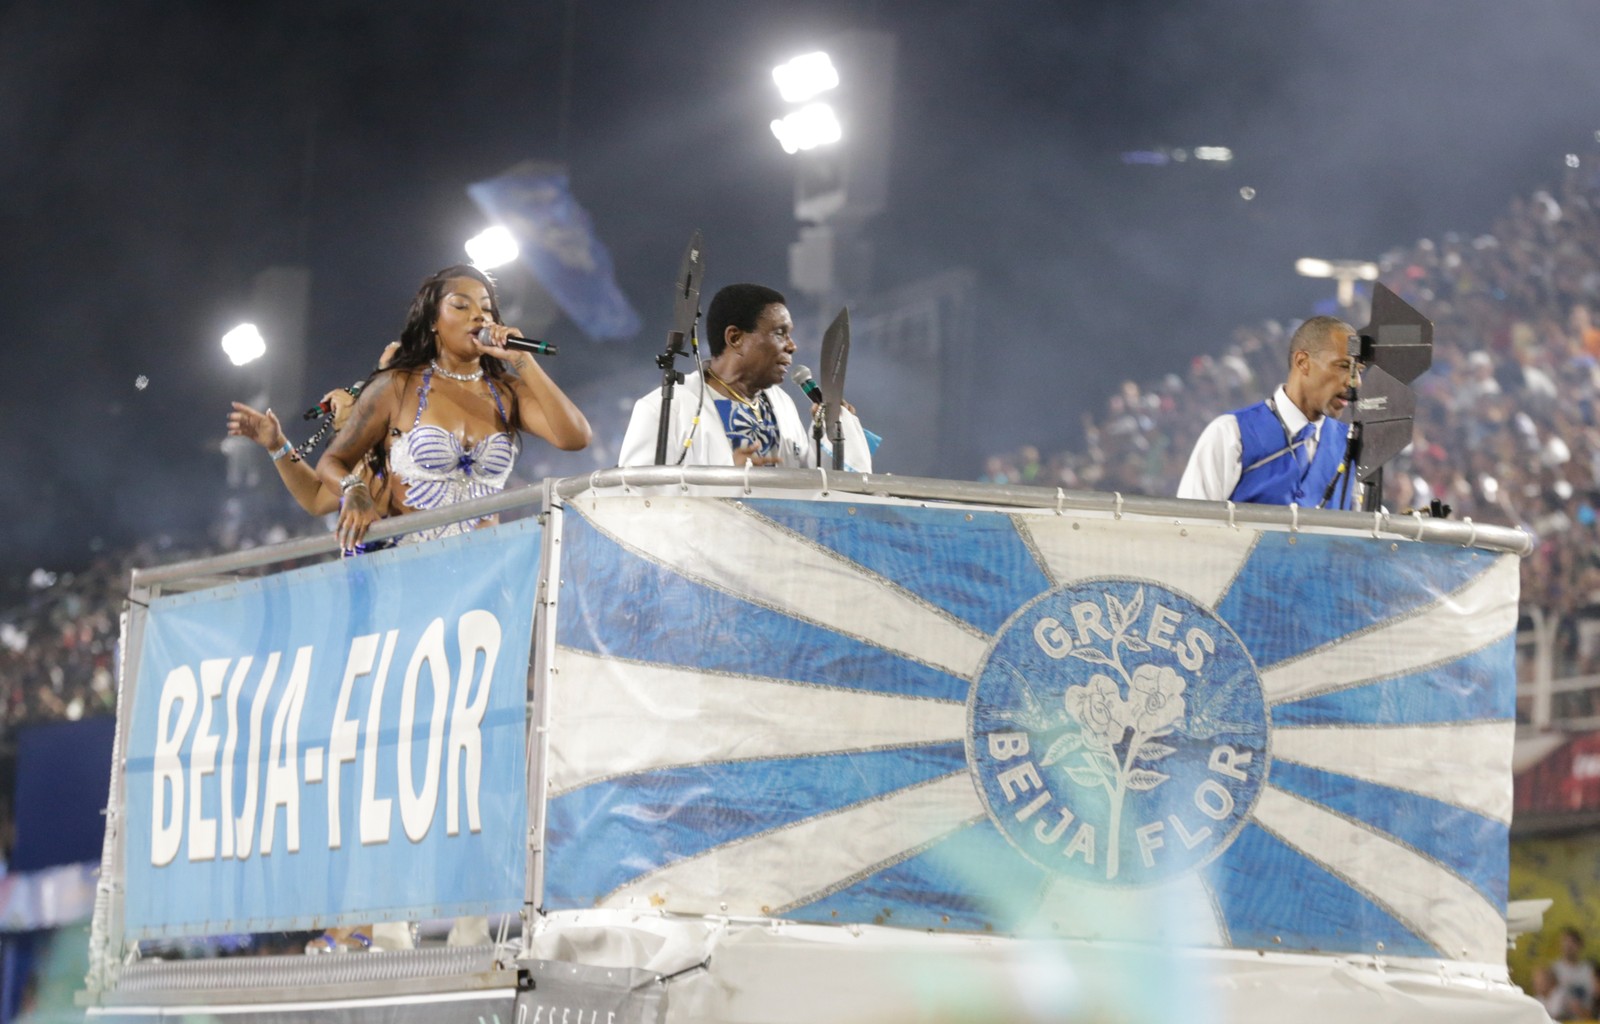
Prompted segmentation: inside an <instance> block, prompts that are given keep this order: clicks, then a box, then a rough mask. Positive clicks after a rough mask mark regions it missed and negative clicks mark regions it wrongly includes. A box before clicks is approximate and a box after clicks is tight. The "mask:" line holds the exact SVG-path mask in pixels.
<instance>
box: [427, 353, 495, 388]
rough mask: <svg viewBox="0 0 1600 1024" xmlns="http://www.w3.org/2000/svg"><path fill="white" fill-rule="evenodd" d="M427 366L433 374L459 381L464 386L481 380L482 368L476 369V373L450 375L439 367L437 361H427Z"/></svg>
mask: <svg viewBox="0 0 1600 1024" xmlns="http://www.w3.org/2000/svg"><path fill="white" fill-rule="evenodd" d="M428 365H429V366H431V367H433V369H434V372H435V373H437V374H438V375H439V376H441V377H449V378H450V379H451V380H459V381H461V382H463V383H466V384H471V383H472V382H473V381H479V380H482V379H483V367H482V366H479V367H478V372H477V373H451V372H450V371H449V370H446V369H445V368H444V367H442V366H440V365H439V360H437V359H430V360H428Z"/></svg>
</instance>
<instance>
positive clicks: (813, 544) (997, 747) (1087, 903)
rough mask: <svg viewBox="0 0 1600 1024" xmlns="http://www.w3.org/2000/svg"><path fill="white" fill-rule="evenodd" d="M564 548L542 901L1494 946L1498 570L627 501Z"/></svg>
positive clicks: (906, 519)
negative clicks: (623, 596)
mask: <svg viewBox="0 0 1600 1024" xmlns="http://www.w3.org/2000/svg"><path fill="white" fill-rule="evenodd" d="M561 548H562V552H561V556H562V561H561V567H560V574H561V577H562V583H563V589H562V598H563V601H562V604H561V607H560V609H559V617H558V621H557V623H556V630H557V633H556V640H557V643H558V648H557V652H556V657H555V667H556V670H557V671H556V673H555V674H554V675H553V676H552V677H551V679H550V709H549V717H548V721H549V733H548V737H547V738H548V742H549V760H548V763H547V765H546V771H547V775H546V777H547V781H548V792H549V802H548V810H547V818H546V830H547V835H546V845H545V851H546V853H545V856H546V864H545V871H544V893H543V896H544V906H546V907H547V908H549V909H559V908H584V907H593V906H600V907H617V908H629V907H635V908H639V909H642V910H647V909H664V910H666V911H668V912H673V911H677V912H682V913H691V914H696V913H709V914H730V915H739V916H752V917H780V918H788V919H798V920H806V921H816V922H825V923H838V924H849V923H878V924H887V925H900V926H904V927H910V928H918V929H922V928H933V929H953V930H963V931H977V932H982V931H988V930H994V931H999V932H1003V933H1010V934H1040V933H1043V934H1053V935H1060V936H1079V937H1085V938H1105V939H1122V940H1136V941H1145V940H1160V939H1167V940H1179V941H1183V942H1185V943H1188V944H1196V945H1204V946H1219V947H1224V948H1226V947H1236V948H1247V949H1259V948H1267V949H1276V950H1282V951H1311V950H1318V951H1322V952H1337V951H1349V952H1364V953H1378V952H1384V951H1387V952H1388V954H1390V955H1411V956H1423V957H1440V958H1447V959H1453V960H1470V961H1479V962H1495V961H1497V960H1498V959H1499V958H1500V957H1503V956H1504V951H1505V934H1506V933H1505V920H1504V913H1505V904H1506V887H1507V871H1508V835H1509V823H1510V816H1511V771H1510V765H1511V747H1512V739H1513V732H1514V721H1513V710H1514V709H1513V703H1514V700H1513V695H1514V673H1513V665H1512V652H1513V631H1514V628H1515V623H1516V615H1517V560H1516V558H1515V557H1514V556H1509V555H1502V556H1497V555H1494V554H1492V553H1489V552H1484V551H1477V550H1472V549H1464V548H1460V547H1446V546H1443V545H1435V544H1418V543H1400V544H1395V543H1394V542H1393V541H1392V540H1391V539H1388V538H1384V539H1381V540H1380V539H1378V538H1374V537H1370V536H1360V535H1317V534H1308V533H1304V532H1302V533H1299V534H1293V533H1288V532H1283V531H1267V530H1260V531H1257V530H1247V529H1234V528H1232V527H1229V526H1226V525H1222V524H1208V523H1193V522H1190V523H1184V522H1172V521H1166V522H1141V521H1135V520H1132V519H1124V520H1121V521H1117V520H1112V519H1096V518H1071V517H1062V516H1056V515H1052V514H1049V513H1045V514H1032V513H1018V514H1006V513H1002V512H991V511H982V510H972V511H970V512H969V511H966V510H959V509H938V508H918V507H908V506H896V505H887V504H877V503H865V502H856V503H854V504H852V503H848V502H845V501H837V502H830V501H811V502H799V501H783V500H764V499H750V498H746V499H744V500H742V501H734V500H731V499H729V500H715V501H712V500H704V499H687V498H679V499H674V498H664V497H660V496H657V497H652V498H649V499H646V498H642V497H623V496H619V497H598V498H595V499H594V500H582V501H578V502H574V503H572V504H571V505H569V506H568V508H567V515H566V518H565V524H564V532H563V536H562V545H561ZM621 595H626V597H625V599H624V598H622V597H621Z"/></svg>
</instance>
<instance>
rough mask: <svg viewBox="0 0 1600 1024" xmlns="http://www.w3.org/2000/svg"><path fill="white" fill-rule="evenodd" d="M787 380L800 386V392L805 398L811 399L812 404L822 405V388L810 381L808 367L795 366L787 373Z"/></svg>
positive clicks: (809, 369)
mask: <svg viewBox="0 0 1600 1024" xmlns="http://www.w3.org/2000/svg"><path fill="white" fill-rule="evenodd" d="M789 379H790V380H792V381H794V382H795V383H796V384H798V385H799V386H800V390H801V391H804V392H805V393H806V397H807V398H809V399H811V401H812V403H813V404H815V405H821V404H822V388H820V387H818V386H817V382H816V381H815V380H813V379H812V377H811V368H810V367H809V366H799V365H797V366H795V368H794V369H792V370H790V371H789Z"/></svg>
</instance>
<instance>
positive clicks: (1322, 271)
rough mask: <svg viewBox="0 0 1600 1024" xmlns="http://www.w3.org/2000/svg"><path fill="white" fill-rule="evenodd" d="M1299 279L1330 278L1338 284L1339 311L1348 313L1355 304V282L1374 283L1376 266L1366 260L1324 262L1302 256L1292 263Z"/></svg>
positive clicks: (1376, 273) (1376, 275)
mask: <svg viewBox="0 0 1600 1024" xmlns="http://www.w3.org/2000/svg"><path fill="white" fill-rule="evenodd" d="M1294 269H1295V272H1296V273H1298V274H1299V275H1300V276H1301V277H1331V278H1333V279H1334V280H1335V281H1338V282H1339V291H1338V293H1337V294H1338V298H1339V309H1340V310H1342V311H1343V312H1345V313H1349V312H1350V310H1351V308H1353V307H1354V306H1355V304H1356V282H1357V281H1376V280H1377V279H1378V265H1377V264H1376V263H1370V262H1368V261H1366V260H1325V259H1319V258H1317V257H1315V256H1303V257H1301V258H1300V259H1297V260H1295V261H1294Z"/></svg>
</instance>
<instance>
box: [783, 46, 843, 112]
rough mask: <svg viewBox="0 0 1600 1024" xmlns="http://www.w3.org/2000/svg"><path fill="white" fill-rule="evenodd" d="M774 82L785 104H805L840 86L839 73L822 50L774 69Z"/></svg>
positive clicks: (803, 55) (799, 57) (805, 54)
mask: <svg viewBox="0 0 1600 1024" xmlns="http://www.w3.org/2000/svg"><path fill="white" fill-rule="evenodd" d="M772 80H773V81H774V82H777V83H778V94H779V95H781V96H782V97H783V101H784V102H785V103H804V102H805V101H806V100H809V99H811V98H812V97H813V96H820V95H822V94H823V93H825V92H827V91H828V90H829V89H834V88H837V87H838V85H839V71H838V69H837V68H835V67H834V66H833V60H832V59H831V58H830V57H829V56H828V55H827V54H826V53H823V52H822V51H821V50H818V51H817V52H816V53H804V54H801V55H800V56H798V57H796V58H794V59H793V60H791V61H789V62H788V63H787V64H779V65H778V66H777V67H775V68H773V69H772Z"/></svg>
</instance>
